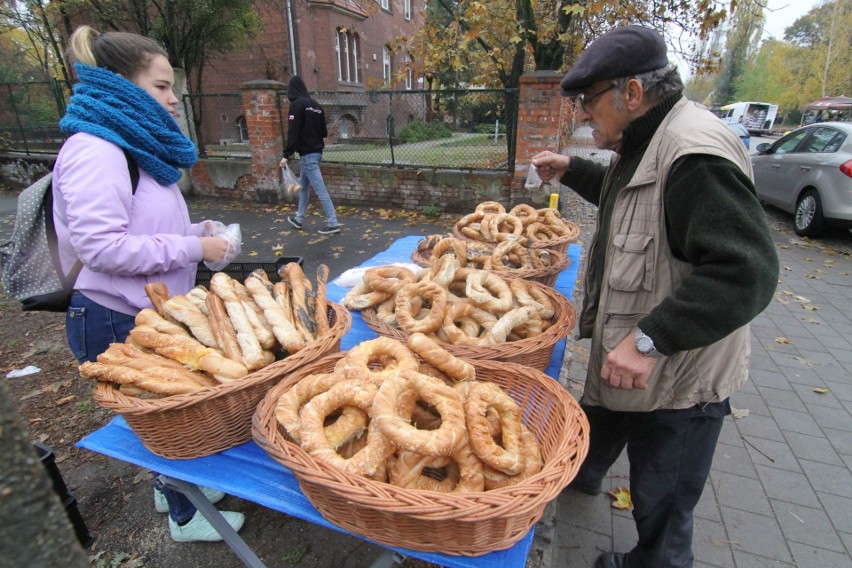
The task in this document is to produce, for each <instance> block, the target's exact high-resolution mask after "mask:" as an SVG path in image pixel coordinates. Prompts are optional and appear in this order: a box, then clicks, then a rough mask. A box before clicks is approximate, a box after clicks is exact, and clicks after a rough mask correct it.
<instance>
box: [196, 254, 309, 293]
mask: <svg viewBox="0 0 852 568" xmlns="http://www.w3.org/2000/svg"><path fill="white" fill-rule="evenodd" d="M302 261H303V259H302V257H301V256H281V257H278V260H276V261H275V262H232V263H231V264H229V265H228V266H226V267H225V268H224V269H222V270H220V271H219V272H224V273H225V274H227V275H228V276H230V277H231V278H233V279H235V280H238V281H240V282H244V281H245V279H246V278H248V275H249V274H251V273H252V272H254V271H255V270H257V269H258V268H262V269H263V270H265V271H266V275H267V276H269V279H270V280H272V281H273V282H278V281H279V280H281V279H280V278H279V277H278V269H279V268H280V267H282V266H284V265H285V264H288V263H291V262H295V263H298V265H299V266H302ZM213 274H214V272H213V271H212V270H210V269H209V268H207V267H206V266H204V263H199V264H198V272H196V273H195V284H196V285H201V286H205V287H207V288H209V287H210V279H211V278H213Z"/></svg>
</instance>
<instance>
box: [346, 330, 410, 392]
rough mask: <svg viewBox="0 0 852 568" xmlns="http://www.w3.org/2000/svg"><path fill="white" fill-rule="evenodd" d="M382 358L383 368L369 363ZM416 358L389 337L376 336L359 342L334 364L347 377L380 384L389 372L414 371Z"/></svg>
mask: <svg viewBox="0 0 852 568" xmlns="http://www.w3.org/2000/svg"><path fill="white" fill-rule="evenodd" d="M379 360H383V362H384V368H382V369H374V368H371V366H370V364H371V363H373V364H375V363H377V362H378V361H379ZM419 366H420V363H419V362H418V361H417V358H416V357H414V354H413V353H412V352H411V351H409V350H408V349H407V348H406V347H405V345H403V344H402V343H399V342H398V341H395V340H393V339H390V338H389V337H381V336H380V337H377V338H376V339H371V340H369V341H364V342H362V343H359V344H358V345H356V346H355V347H353V348H352V349H350V350H349V352H348V353H347V354H346V356H345V357H343V358H342V359H340V360H339V361H338V362H337V364H335V366H334V369H335V371H340V372H341V373H342V374H343V376H345V377H346V378H347V379H361V380H365V381H368V382H371V383H373V384H374V385H376V386H380V385H381V384H382V382H383V381H384V380H385V379H386V378H387V377H388V376H389V375H391V374H393V373H396V372H397V371H401V370H408V371H416V370H417V368H418V367H419Z"/></svg>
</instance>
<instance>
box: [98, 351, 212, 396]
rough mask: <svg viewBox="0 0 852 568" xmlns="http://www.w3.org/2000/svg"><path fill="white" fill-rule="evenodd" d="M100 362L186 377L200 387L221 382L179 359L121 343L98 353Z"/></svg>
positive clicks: (156, 375)
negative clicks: (185, 364)
mask: <svg viewBox="0 0 852 568" xmlns="http://www.w3.org/2000/svg"><path fill="white" fill-rule="evenodd" d="M98 363H104V364H108V365H119V366H122V367H128V368H130V369H134V370H136V371H142V372H145V373H148V375H150V376H151V377H152V378H162V379H164V380H171V379H172V378H174V379H186V380H190V381H192V382H194V383H195V384H197V385H198V386H200V387H214V386H216V385H218V384H219V383H218V382H217V381H215V380H213V379H211V378H210V377H208V376H207V375H205V374H204V373H199V372H196V371H191V370H189V369H187V368H186V367H185V366H183V365H182V364H180V363H178V362H177V361H174V360H172V359H168V358H166V357H163V356H161V355H157V354H156V353H145V352H143V351H139V350H138V349H136V348H134V347H130V346H129V345H125V344H121V343H114V344H112V345H110V346H109V347H108V348H107V350H106V351H104V352H103V353H101V354H100V355H98Z"/></svg>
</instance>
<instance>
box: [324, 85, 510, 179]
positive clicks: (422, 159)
mask: <svg viewBox="0 0 852 568" xmlns="http://www.w3.org/2000/svg"><path fill="white" fill-rule="evenodd" d="M315 97H316V99H317V100H318V101H319V102H320V103H321V104H322V105H323V107H324V108H325V111H326V115H327V120H328V124H329V135H330V136H329V143H328V144H327V145H326V148H325V152H324V154H323V160H324V161H326V162H338V163H348V164H366V165H394V166H410V167H432V168H454V169H471V170H514V161H515V136H514V133H515V128H516V124H517V107H518V91H517V89H507V90H440V91H430V90H427V91H369V92H363V93H351V92H320V93H317V94H316V95H315Z"/></svg>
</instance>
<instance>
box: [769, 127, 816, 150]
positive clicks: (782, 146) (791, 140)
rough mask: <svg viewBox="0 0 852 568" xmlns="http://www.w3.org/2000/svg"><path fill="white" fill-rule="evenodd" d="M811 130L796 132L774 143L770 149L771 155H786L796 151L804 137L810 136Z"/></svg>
mask: <svg viewBox="0 0 852 568" xmlns="http://www.w3.org/2000/svg"><path fill="white" fill-rule="evenodd" d="M810 132H811V129H809V128H808V129H805V130H798V131H796V132H792V133H790V134H788V135H787V136H785V137H784V138H782V139H781V140H779V141H778V142H776V143H775V146H773V148H772V153H773V154H786V153H788V152H792V151H793V150H795V149H796V146H798V145H799V143H800V142H801V141H802V140H804V139H805V136H807V135H808V134H810Z"/></svg>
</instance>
